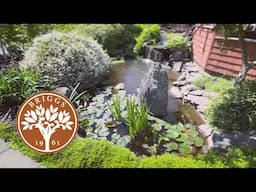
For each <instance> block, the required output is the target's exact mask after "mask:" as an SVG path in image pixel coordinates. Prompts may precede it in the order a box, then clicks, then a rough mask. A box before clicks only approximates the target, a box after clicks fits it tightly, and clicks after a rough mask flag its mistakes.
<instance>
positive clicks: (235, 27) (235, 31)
mask: <svg viewBox="0 0 256 192" xmlns="http://www.w3.org/2000/svg"><path fill="white" fill-rule="evenodd" d="M250 27H251V25H250V24H216V25H215V27H214V29H213V30H214V31H216V32H218V31H222V32H223V35H224V45H226V43H227V40H228V37H231V36H237V37H238V39H239V44H240V48H241V55H242V59H241V60H242V65H241V69H240V72H239V73H238V75H237V77H236V80H235V84H234V86H237V85H238V84H240V83H241V82H242V81H244V80H245V78H246V75H247V73H248V71H249V70H250V69H253V68H256V61H253V62H251V63H249V62H248V57H247V47H246V42H245V35H246V31H247V30H248V29H249V28H250Z"/></svg>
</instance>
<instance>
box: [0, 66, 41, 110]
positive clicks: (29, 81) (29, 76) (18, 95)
mask: <svg viewBox="0 0 256 192" xmlns="http://www.w3.org/2000/svg"><path fill="white" fill-rule="evenodd" d="M39 79H40V77H39V75H38V74H37V73H36V72H35V71H34V70H32V69H25V68H24V69H19V68H10V69H5V70H1V71H0V107H1V109H0V110H2V109H6V108H7V109H8V108H9V107H12V106H16V105H20V104H21V103H22V102H23V101H24V100H25V99H26V98H27V97H29V96H31V94H33V93H35V92H36V91H37V90H38V87H37V86H38V81H39Z"/></svg>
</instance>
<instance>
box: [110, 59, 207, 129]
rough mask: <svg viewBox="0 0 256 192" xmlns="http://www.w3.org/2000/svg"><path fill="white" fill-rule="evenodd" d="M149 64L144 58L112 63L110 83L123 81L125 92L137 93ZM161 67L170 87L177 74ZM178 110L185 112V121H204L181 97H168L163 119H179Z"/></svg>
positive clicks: (114, 83)
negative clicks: (123, 62)
mask: <svg viewBox="0 0 256 192" xmlns="http://www.w3.org/2000/svg"><path fill="white" fill-rule="evenodd" d="M151 64H152V63H151V61H149V60H147V59H145V60H127V61H126V63H125V64H121V65H113V66H112V67H111V71H110V84H111V85H113V86H115V85H116V84H118V83H124V84H125V90H126V93H127V94H137V88H138V87H139V85H140V82H141V80H142V79H143V77H144V75H145V73H146V72H147V71H148V70H149V68H150V66H151ZM162 67H163V69H164V70H165V71H166V72H167V75H168V79H169V88H171V86H172V82H173V81H175V80H177V78H178V76H179V74H177V73H174V72H173V71H172V69H171V68H170V67H168V66H165V65H164V66H162ZM178 111H179V112H178ZM177 112H178V113H177ZM180 112H181V113H185V114H186V115H185V116H186V117H185V118H186V122H191V123H194V124H195V125H200V124H203V123H204V120H203V119H202V117H201V116H200V114H199V113H198V112H197V111H196V110H195V108H194V107H193V106H191V105H189V104H183V102H182V100H181V99H171V98H169V100H168V106H167V113H168V115H167V116H166V117H167V119H165V120H166V121H169V122H176V120H175V119H176V118H177V119H179V120H181V118H180V117H179V115H180ZM174 116H176V118H174Z"/></svg>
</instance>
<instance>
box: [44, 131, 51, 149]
mask: <svg viewBox="0 0 256 192" xmlns="http://www.w3.org/2000/svg"><path fill="white" fill-rule="evenodd" d="M50 138H51V136H48V135H47V136H46V137H44V142H45V149H44V150H45V152H49V151H50Z"/></svg>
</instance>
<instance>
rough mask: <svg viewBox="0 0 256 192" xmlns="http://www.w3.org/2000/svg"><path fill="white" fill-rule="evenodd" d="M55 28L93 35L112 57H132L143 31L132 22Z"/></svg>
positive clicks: (58, 26) (57, 26) (88, 35)
mask: <svg viewBox="0 0 256 192" xmlns="http://www.w3.org/2000/svg"><path fill="white" fill-rule="evenodd" d="M55 29H56V30H57V31H63V32H68V31H70V32H74V33H77V34H79V35H82V36H84V37H92V38H93V39H95V40H97V41H98V43H100V44H102V45H103V48H104V49H106V50H107V52H108V54H109V55H110V56H111V57H122V56H123V57H132V56H133V47H134V46H135V37H136V36H138V34H139V33H140V31H141V30H140V28H139V27H137V26H136V25H132V24H79V25H77V24H76V25H56V28H55Z"/></svg>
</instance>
